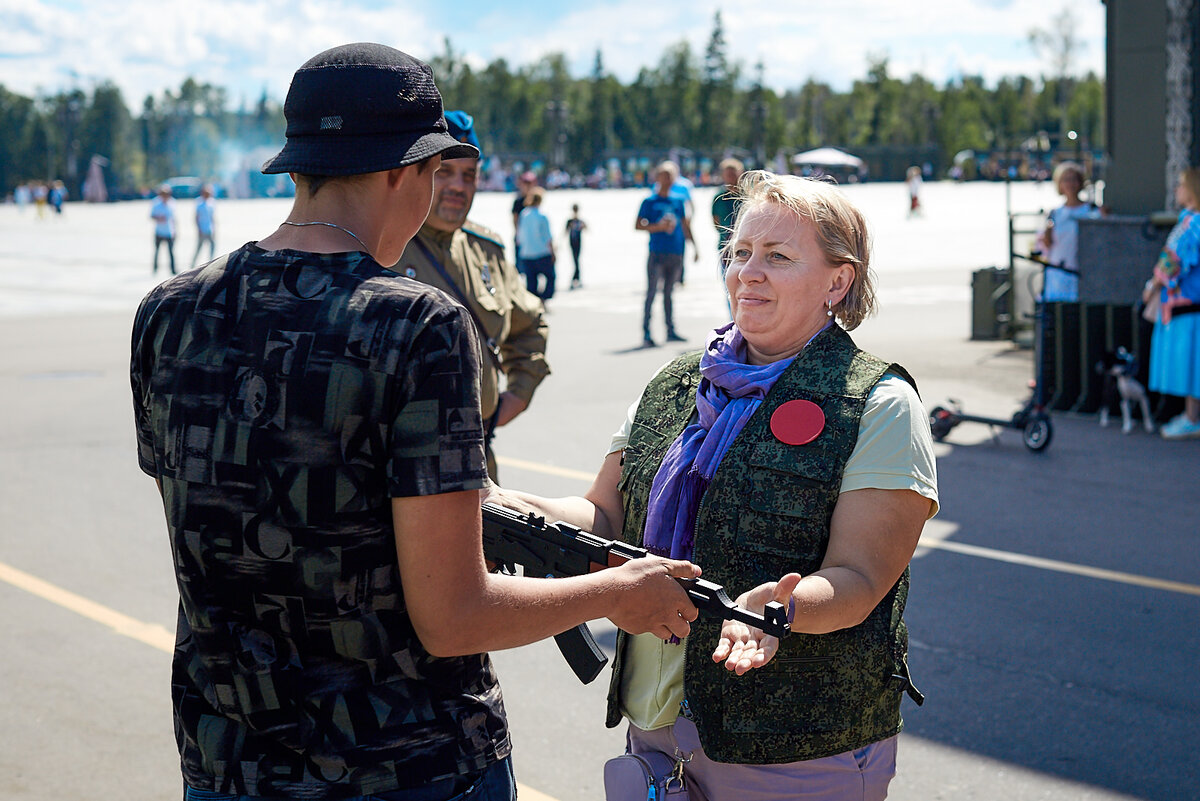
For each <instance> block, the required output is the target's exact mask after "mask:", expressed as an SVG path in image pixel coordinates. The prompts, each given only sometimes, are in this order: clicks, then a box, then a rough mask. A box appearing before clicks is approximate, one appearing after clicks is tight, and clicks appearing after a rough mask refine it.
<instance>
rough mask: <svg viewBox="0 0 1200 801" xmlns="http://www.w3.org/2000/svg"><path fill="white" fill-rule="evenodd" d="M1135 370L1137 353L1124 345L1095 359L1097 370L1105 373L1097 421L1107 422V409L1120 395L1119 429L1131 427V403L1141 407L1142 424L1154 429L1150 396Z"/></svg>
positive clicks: (1148, 431)
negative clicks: (1098, 359)
mask: <svg viewBox="0 0 1200 801" xmlns="http://www.w3.org/2000/svg"><path fill="white" fill-rule="evenodd" d="M1137 371H1138V363H1137V357H1136V356H1134V355H1133V354H1132V353H1130V352H1129V351H1128V350H1126V349H1125V348H1124V347H1120V348H1117V352H1116V353H1115V354H1108V355H1107V356H1106V357H1105V359H1104V361H1100V362H1096V372H1097V373H1100V374H1101V375H1103V376H1104V396H1103V401H1102V403H1101V406H1100V425H1101V426H1105V427H1107V426H1108V410H1109V407H1110V406H1112V402H1113V400H1115V399H1116V397H1117V396H1119V397H1120V399H1121V420H1122V423H1121V433H1122V434H1128V433H1129V432H1130V431H1133V404H1134V403H1137V404H1138V405H1139V406H1141V409H1142V427H1143V428H1145V429H1146V432H1147V433H1151V434H1152V433H1154V418H1153V417H1152V416H1151V415H1150V399H1149V398H1148V397H1147V396H1146V388H1145V387H1144V386H1142V382H1141V381H1138V380H1137V378H1136V377H1135V376H1136V375H1137Z"/></svg>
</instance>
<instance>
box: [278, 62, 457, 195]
mask: <svg viewBox="0 0 1200 801" xmlns="http://www.w3.org/2000/svg"><path fill="white" fill-rule="evenodd" d="M283 116H284V118H285V119H286V120H287V144H286V145H284V147H283V150H281V151H279V153H278V155H276V156H275V157H274V158H273V159H271V160H270V161H268V162H267V163H266V164H264V165H263V167H262V171H263V172H264V173H266V174H268V175H269V174H273V173H283V172H294V173H300V174H302V175H359V174H362V173H368V172H381V171H383V170H390V169H393V168H395V167H403V166H404V165H406V164H414V163H416V162H418V161H422V160H424V159H427V158H429V157H430V156H434V155H437V154H438V153H441V154H442V156H444V157H445V158H452V159H461V158H478V157H479V150H478V149H477V148H475V147H472V146H471V145H469V144H464V143H462V142H459V141H458V140H456V139H455V138H454V137H452V136H450V134H449V132H448V130H447V126H446V119H445V117H444V116H443V115H442V95H441V93H440V92H438V88H437V86H435V85H434V83H433V70H431V69H430V68H429V65H428V64H426V63H425V62H423V61H420V60H419V59H415V58H413V57H412V56H410V55H408V54H407V53H402V52H400V51H399V50H396V49H394V48H391V47H387V46H386V45H381V44H371V43H362V42H360V43H357V44H348V45H342V46H340V47H335V48H333V49H331V50H326V51H325V52H323V53H319V54H318V55H316V56H313V57H312V58H310V59H309V60H308V61H306V62H305V63H304V65H303V66H302V67H300V69H298V70H296V74H295V75H294V76H293V77H292V84H291V86H290V87H289V88H288V93H287V100H286V101H284V104H283Z"/></svg>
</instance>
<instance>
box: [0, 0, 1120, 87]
mask: <svg viewBox="0 0 1200 801" xmlns="http://www.w3.org/2000/svg"><path fill="white" fill-rule="evenodd" d="M484 2H485V0H464V2H461V3H460V4H459V5H458V6H455V7H454V8H453V9H451V8H450V7H447V8H445V9H442V10H440V11H437V10H433V11H430V10H428V7H427V6H425V5H418V4H417V3H416V2H415V0H405V1H404V2H400V3H395V2H389V3H374V2H371V3H368V2H364V1H363V0H206V2H204V3H203V4H196V3H178V2H177V3H172V2H162V0H123V1H119V0H88V2H86V3H79V4H78V7H77V8H76V9H74V10H70V9H65V8H63V7H61V6H60V5H54V4H51V3H50V2H48V1H47V0H0V30H2V31H4V36H3V37H2V38H0V84H3V85H4V86H5V87H7V88H8V89H10V90H12V91H18V92H22V93H26V94H34V93H37V92H54V91H57V90H60V89H63V88H66V87H68V86H70V85H71V84H72V82H73V81H74V82H77V83H78V85H81V86H83V87H87V86H88V85H89V84H90V83H92V82H94V81H99V80H112V81H113V82H114V83H116V84H117V85H118V86H120V87H121V88H122V90H123V91H124V93H125V96H126V102H127V103H129V105H130V106H131V107H138V106H140V104H141V100H142V98H143V97H144V96H145V95H146V94H158V93H160V92H161V91H162V90H164V89H168V88H170V89H175V88H178V86H179V85H180V83H182V81H183V79H184V78H185V77H187V76H189V75H190V76H193V77H195V78H196V79H197V80H200V81H205V82H209V83H213V84H217V85H220V86H225V87H227V88H228V89H229V93H230V97H231V99H232V100H233V101H234V102H238V101H239V99H240V98H242V97H245V98H247V99H248V100H250V101H253V100H254V99H256V98H257V96H258V94H259V93H261V92H262V91H263V89H264V88H265V89H266V91H267V92H268V93H269V94H271V95H272V96H273V97H276V98H282V96H283V94H284V93H285V92H286V90H287V84H288V81H289V80H290V78H291V75H292V73H293V72H294V71H295V69H296V67H298V66H299V65H300V64H301V63H303V62H304V61H305V60H306V59H307V58H309V57H310V56H311V55H313V54H314V53H317V52H319V51H321V50H323V49H325V48H327V47H331V46H333V45H336V44H340V43H343V42H348V41H361V40H370V41H382V42H386V43H388V44H390V45H392V46H394V47H398V48H400V49H402V50H406V51H407V52H410V53H413V54H415V55H418V56H420V57H423V58H428V57H430V56H432V55H434V54H438V53H440V52H441V51H442V40H443V37H444V36H446V35H449V36H450V39H451V42H452V44H453V46H454V48H455V50H456V51H458V52H462V53H466V54H467V58H468V61H469V63H471V64H472V65H474V66H479V67H482V66H484V65H486V64H487V63H488V62H490V61H492V60H493V59H496V58H500V57H503V58H505V59H506V60H507V61H508V62H509V64H510V66H513V67H517V66H520V65H523V64H526V63H529V62H531V61H534V60H536V59H538V58H540V57H541V56H543V55H546V54H547V53H552V52H562V53H564V54H565V55H566V57H567V61H568V64H569V65H570V66H571V69H572V71H573V72H574V73H575V74H577V75H586V74H587V73H588V72H589V71H590V70H591V67H592V63H593V59H594V56H595V52H596V49H597V48H600V49H601V51H602V53H603V57H604V64H605V68H606V69H607V70H608V71H610V72H612V73H614V74H615V75H617V76H618V78H620V79H621V80H623V81H628V80H631V79H632V78H633V77H635V76H636V74H637V72H638V70H639V69H640V68H641V67H643V66H646V65H653V64H654V63H656V62H657V61H658V59H659V58H660V57H661V56H662V54H663V52H664V50H665V49H666V47H667V46H669V45H671V44H674V43H676V42H678V41H680V40H681V39H686V40H687V41H688V43H689V44H690V45H691V47H692V50H693V52H694V53H695V54H696V55H697V57H700V56H702V54H703V51H704V48H705V46H706V44H707V41H708V37H709V34H710V31H711V27H712V19H713V14H714V12H715V11H716V10H717V9H718V8H721V9H722V17H723V20H724V23H725V30H726V41H727V43H728V47H729V54H730V56H731V58H732V59H734V60H735V61H739V62H741V64H742V66H743V75H745V76H747V77H750V76H752V75H753V71H754V65H755V64H756V63H757V62H758V61H759V59H761V60H762V62H763V64H764V76H765V80H766V81H767V83H768V84H769V85H771V86H773V87H774V88H776V89H780V90H782V89H786V88H791V87H795V86H798V85H800V84H801V83H803V82H804V81H805V80H806V79H807V78H809V77H813V78H816V79H817V80H821V81H825V82H828V83H830V84H833V85H834V86H835V87H837V88H845V87H847V86H848V85H849V84H850V83H851V82H852V81H853V80H855V79H857V78H861V77H863V76H864V75H865V73H866V67H867V56H868V54H882V53H886V54H887V56H888V59H889V69H890V71H891V73H892V74H894V75H897V76H900V77H906V76H907V75H909V74H911V73H913V72H920V73H922V74H925V75H926V77H928V78H930V80H932V81H934V82H935V83H938V84H941V83H944V82H945V81H946V80H948V79H949V78H952V77H954V76H955V75H956V74H958V73H962V72H965V73H968V74H981V75H983V76H984V77H985V79H987V80H988V81H989V82H994V81H995V80H996V79H998V78H1000V77H1002V76H1004V75H1011V74H1018V73H1020V74H1026V75H1031V76H1033V75H1037V74H1039V73H1040V72H1042V71H1043V70H1044V69H1045V68H1046V65H1045V63H1044V62H1043V61H1042V60H1041V59H1039V58H1038V56H1037V55H1036V54H1035V53H1034V52H1033V50H1032V49H1031V48H1030V47H1029V45H1028V42H1027V35H1028V32H1029V30H1030V29H1031V28H1033V27H1042V28H1048V27H1050V26H1051V24H1052V20H1053V18H1054V17H1055V16H1057V15H1058V14H1059V13H1060V12H1061V11H1062V9H1063V8H1069V9H1070V10H1071V12H1072V13H1073V14H1074V16H1075V19H1076V21H1077V23H1078V35H1079V38H1080V40H1081V41H1083V42H1084V43H1085V44H1086V46H1085V49H1083V50H1082V51H1081V52H1080V54H1079V58H1078V60H1077V68H1078V71H1084V70H1086V69H1089V68H1090V69H1093V70H1095V71H1097V72H1102V71H1103V63H1104V24H1105V22H1104V6H1103V4H1101V3H1100V2H1099V0H1060V1H1059V2H1055V1H1054V0H1051V2H1049V3H1047V2H1045V0H923V2H921V3H919V4H914V3H897V2H895V0H842V1H841V2H818V1H817V0H809V1H807V2H803V3H800V2H793V3H787V4H783V3H779V2H778V0H742V1H741V2H739V3H737V4H736V5H733V4H730V3H728V2H726V0H699V2H694V3H693V2H684V1H683V0H678V1H677V2H658V3H647V2H645V0H584V2H578V3H576V4H574V5H564V4H559V3H555V2H548V1H547V0H532V2H530V3H528V4H523V5H521V6H516V7H500V6H497V5H496V4H494V3H487V5H484ZM438 13H440V14H444V15H446V19H447V20H451V22H448V23H447V24H448V25H451V27H448V28H439V27H437V25H436V24H435V23H434V22H433V20H432V18H431V16H430V15H431V14H438ZM451 15H453V16H451ZM464 20H465V21H467V22H466V23H464V22H463V21H464ZM468 24H469V26H468Z"/></svg>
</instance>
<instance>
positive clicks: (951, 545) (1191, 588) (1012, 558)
mask: <svg viewBox="0 0 1200 801" xmlns="http://www.w3.org/2000/svg"><path fill="white" fill-rule="evenodd" d="M920 547H922V548H937V549H939V550H943V551H953V552H954V553H961V554H965V555H967V556H978V557H980V558H982V559H992V560H995V561H997V562H1007V563H1009V564H1013V565H1024V566H1026V567H1036V568H1040V569H1042V570H1053V571H1055V572H1058V573H1070V574H1072V575H1076V576H1087V577H1088V578H1096V579H1101V580H1103V581H1115V582H1117V583H1119V584H1132V585H1134V586H1137V587H1149V588H1151V589H1155V590H1166V591H1167V592H1178V593H1182V594H1183V595H1200V586H1196V585H1195V584H1185V583H1184V582H1182V581H1168V580H1166V579H1156V578H1151V577H1150V576H1139V575H1137V574H1135V573H1122V572H1120V571H1119V570H1105V569H1104V568H1101V567H1088V566H1087V565H1077V564H1073V563H1071V562H1060V561H1058V560H1057V559H1043V558H1042V557H1040V556H1028V555H1026V554H1023V553H1012V552H1011V551H998V550H996V549H995V548H983V547H981V546H979V545H967V544H966V543H962V542H953V541H951V540H924V539H923V540H921V543H920Z"/></svg>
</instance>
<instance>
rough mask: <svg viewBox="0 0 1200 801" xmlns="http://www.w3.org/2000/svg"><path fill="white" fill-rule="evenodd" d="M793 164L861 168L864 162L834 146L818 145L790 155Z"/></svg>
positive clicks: (864, 164)
mask: <svg viewBox="0 0 1200 801" xmlns="http://www.w3.org/2000/svg"><path fill="white" fill-rule="evenodd" d="M792 163H793V164H808V165H812V166H814V167H850V168H852V169H856V170H861V169H862V168H863V167H864V166H866V163H865V162H864V161H863V160H862V159H860V158H859V157H858V156H852V155H850V154H849V153H847V152H845V151H844V150H838V149H837V148H836V147H819V148H817V149H816V150H809V151H806V152H804V153H797V154H796V155H794V156H792Z"/></svg>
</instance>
